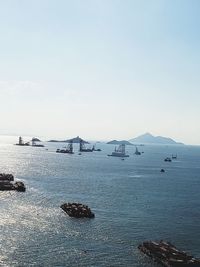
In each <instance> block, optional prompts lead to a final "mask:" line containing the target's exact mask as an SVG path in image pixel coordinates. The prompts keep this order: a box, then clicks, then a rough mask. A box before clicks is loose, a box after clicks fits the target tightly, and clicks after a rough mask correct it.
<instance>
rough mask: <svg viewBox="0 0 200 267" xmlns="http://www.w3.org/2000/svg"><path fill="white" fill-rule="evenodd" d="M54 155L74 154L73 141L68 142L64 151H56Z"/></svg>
mask: <svg viewBox="0 0 200 267" xmlns="http://www.w3.org/2000/svg"><path fill="white" fill-rule="evenodd" d="M56 153H68V154H74V152H73V141H70V143H69V144H68V146H67V148H66V149H57V150H56Z"/></svg>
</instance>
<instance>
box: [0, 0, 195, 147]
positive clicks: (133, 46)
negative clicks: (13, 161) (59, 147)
mask: <svg viewBox="0 0 200 267" xmlns="http://www.w3.org/2000/svg"><path fill="white" fill-rule="evenodd" d="M199 14H200V1H198V0H187V1H186V0H146V1H145V0H137V1H135V0H121V1H120V0H73V1H71V0H0V25H1V27H0V100H1V104H0V112H1V116H0V134H17V135H18V134H19V135H33V136H49V137H52V138H60V139H63V138H70V137H74V136H77V135H80V136H81V137H83V138H85V139H93V140H95V139H96V140H106V139H107V140H109V139H131V138H133V137H136V136H137V135H140V134H143V133H145V132H151V133H152V134H154V135H163V136H167V137H171V138H174V139H175V140H177V141H180V142H184V143H186V144H200V123H199V115H200V104H199V103H200V88H199V85H200V75H199V70H200V68H199V67H200V30H199V29H200V16H199Z"/></svg>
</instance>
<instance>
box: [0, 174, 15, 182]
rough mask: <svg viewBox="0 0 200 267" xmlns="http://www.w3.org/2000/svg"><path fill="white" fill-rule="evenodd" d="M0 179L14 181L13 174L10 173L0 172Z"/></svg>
mask: <svg viewBox="0 0 200 267" xmlns="http://www.w3.org/2000/svg"><path fill="white" fill-rule="evenodd" d="M1 181H14V176H13V175H12V174H10V173H7V174H6V173H0V182H1Z"/></svg>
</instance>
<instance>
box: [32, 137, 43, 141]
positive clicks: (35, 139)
mask: <svg viewBox="0 0 200 267" xmlns="http://www.w3.org/2000/svg"><path fill="white" fill-rule="evenodd" d="M31 141H32V142H41V140H40V139H39V138H36V137H33V138H32V140H31Z"/></svg>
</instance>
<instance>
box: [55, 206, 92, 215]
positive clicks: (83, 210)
mask: <svg viewBox="0 0 200 267" xmlns="http://www.w3.org/2000/svg"><path fill="white" fill-rule="evenodd" d="M60 207H61V209H63V210H64V211H65V212H66V213H67V214H68V215H69V216H70V217H75V218H94V213H93V212H92V211H91V209H90V208H89V207H88V206H86V205H83V204H81V203H64V204H62V205H61V206H60Z"/></svg>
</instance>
